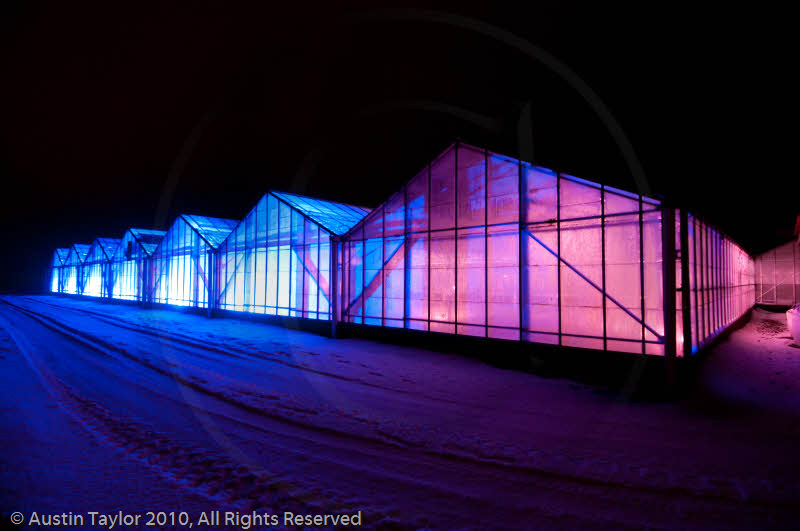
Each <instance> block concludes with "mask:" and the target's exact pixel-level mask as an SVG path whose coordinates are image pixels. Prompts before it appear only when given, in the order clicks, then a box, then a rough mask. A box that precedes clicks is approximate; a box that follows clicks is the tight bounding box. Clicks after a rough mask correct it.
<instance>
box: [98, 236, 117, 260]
mask: <svg viewBox="0 0 800 531" xmlns="http://www.w3.org/2000/svg"><path fill="white" fill-rule="evenodd" d="M95 241H96V242H97V245H98V246H99V247H100V249H102V251H103V254H105V255H106V258H108V259H109V260H111V258H112V257H113V256H114V252H116V250H117V247H119V244H120V242H121V241H122V240H120V239H119V238H97V239H95Z"/></svg>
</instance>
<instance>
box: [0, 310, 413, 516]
mask: <svg viewBox="0 0 800 531" xmlns="http://www.w3.org/2000/svg"><path fill="white" fill-rule="evenodd" d="M0 319H2V320H4V321H5V319H4V318H3V317H2V316H1V315H0ZM5 328H6V329H7V331H8V333H9V335H10V336H11V338H12V340H13V341H14V343H15V344H16V346H17V350H18V351H19V352H20V353H21V354H22V355H23V357H24V358H25V360H26V362H27V363H28V365H29V366H30V367H31V369H32V370H33V371H34V373H35V374H36V375H37V376H38V378H39V380H40V381H41V383H42V385H43V387H44V388H45V389H46V390H47V392H48V393H49V394H50V395H51V396H52V397H53V399H55V401H56V403H57V404H58V405H59V407H60V408H61V409H62V411H64V412H65V413H66V414H67V415H68V416H69V417H70V418H72V419H74V420H75V421H76V422H78V424H80V425H81V426H82V427H83V428H84V429H85V430H86V431H87V432H89V433H90V434H91V435H92V436H94V437H95V438H97V439H98V440H100V441H102V442H104V443H105V444H107V445H110V446H113V447H116V448H118V449H120V450H122V451H123V452H124V454H125V455H127V456H129V457H131V458H134V459H136V460H138V461H140V462H142V463H144V464H146V465H148V467H149V468H151V469H152V470H153V471H154V472H156V473H157V474H158V475H159V476H161V477H163V478H165V479H167V480H170V481H171V482H173V483H174V484H176V485H177V486H179V487H181V488H185V489H188V490H191V491H192V492H194V493H196V494H200V495H202V496H203V497H205V498H206V499H208V500H209V501H210V502H222V503H225V504H229V505H230V506H231V507H230V509H236V510H240V511H243V512H250V511H258V512H263V511H267V512H270V513H282V512H284V511H289V512H293V513H295V514H337V513H342V512H345V511H349V510H351V507H352V504H342V503H337V504H334V503H329V502H326V501H325V500H328V499H330V498H325V497H322V496H319V495H318V494H315V493H313V492H311V493H310V492H309V491H308V490H307V489H303V488H302V486H299V485H297V484H295V483H293V482H291V481H288V480H285V479H281V478H278V477H276V476H274V475H272V474H269V473H268V472H266V471H265V470H263V469H261V470H253V469H252V468H251V467H248V466H246V465H243V464H237V463H236V462H234V461H233V460H232V459H231V458H229V457H227V456H224V455H221V454H219V453H217V452H210V451H208V450H206V449H204V448H201V447H199V446H196V445H193V444H190V443H186V442H184V441H179V440H176V439H174V438H170V437H167V436H165V435H164V434H162V433H160V432H158V431H156V430H155V429H154V428H153V427H152V426H150V425H147V424H143V423H139V422H135V421H131V420H126V419H122V418H120V417H118V416H115V415H114V414H112V413H111V412H110V411H109V410H107V409H106V408H104V407H103V406H102V405H101V404H99V403H98V402H96V401H94V400H90V399H86V398H84V397H82V396H81V395H80V393H78V392H76V391H75V390H74V389H73V388H72V387H71V386H70V385H69V384H67V383H66V382H64V381H62V380H61V379H60V378H59V377H57V376H56V375H55V374H54V373H53V372H52V371H51V370H50V369H49V368H48V367H47V365H46V364H45V363H44V362H43V361H41V360H40V359H39V358H38V355H37V354H36V352H35V349H33V348H31V346H30V345H29V343H28V342H27V341H26V340H25V338H24V337H23V336H21V335H19V334H17V333H16V332H15V331H14V327H13V326H6V327H5ZM362 512H363V513H364V521H365V522H373V523H379V524H380V523H381V522H383V523H384V524H386V525H387V526H388V525H389V524H391V525H390V527H391V528H392V529H415V528H417V526H416V524H411V525H410V527H406V526H405V525H403V524H402V523H400V522H396V521H394V520H392V519H391V517H389V515H387V514H384V513H381V512H379V511H375V510H367V511H362ZM364 527H365V528H366V529H382V528H384V527H382V526H381V525H369V524H367V525H365V526H364Z"/></svg>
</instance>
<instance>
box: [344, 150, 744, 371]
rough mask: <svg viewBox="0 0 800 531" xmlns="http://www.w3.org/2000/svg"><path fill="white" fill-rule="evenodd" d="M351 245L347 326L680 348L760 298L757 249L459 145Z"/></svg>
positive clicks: (633, 201)
mask: <svg viewBox="0 0 800 531" xmlns="http://www.w3.org/2000/svg"><path fill="white" fill-rule="evenodd" d="M663 220H667V221H668V222H667V223H662V221H663ZM342 245H343V248H342V260H343V262H342V274H343V280H342V292H343V293H342V298H341V300H342V306H341V319H342V321H345V322H349V323H357V324H366V325H375V326H389V327H403V328H410V329H415V330H423V331H430V332H441V333H446V334H463V335H471V336H482V337H490V338H499V339H511V340H517V341H529V342H535V343H547V344H555V345H565V346H572V347H580V348H588V349H598V350H613V351H621V352H635V353H644V354H653V355H663V354H665V353H669V354H677V355H678V356H682V355H684V354H688V353H690V352H692V351H693V350H694V349H696V348H698V347H700V346H702V345H704V344H705V343H706V342H708V341H709V340H711V339H712V338H713V337H715V336H716V335H717V334H718V333H719V332H721V331H722V330H723V329H724V328H725V327H727V326H728V325H730V324H731V323H733V322H734V321H735V320H736V319H737V318H739V317H740V316H741V315H743V314H744V313H745V312H746V311H747V310H748V309H749V308H750V307H751V306H752V304H753V300H754V290H753V262H752V260H751V259H750V257H749V256H748V255H747V253H745V252H744V251H742V250H741V249H740V248H739V247H738V246H737V245H736V244H735V243H734V242H732V241H731V240H729V239H728V238H726V237H724V236H723V235H721V234H720V233H719V232H718V231H716V230H714V229H712V228H711V227H709V226H708V225H706V224H705V223H703V222H701V221H699V220H697V219H696V218H694V217H693V216H690V215H688V214H687V213H685V212H679V211H675V210H674V209H671V208H666V207H664V206H663V205H662V204H661V203H660V201H658V200H656V199H653V198H649V197H645V196H642V195H638V194H632V193H628V192H624V191H622V190H617V189H614V188H611V187H608V186H603V185H601V184H597V183H593V182H590V181H586V180H584V179H580V178H577V177H573V176H570V175H566V174H557V173H556V172H553V171H551V170H548V169H545V168H540V167H537V166H533V165H531V164H528V163H525V162H521V161H519V160H516V159H513V158H510V157H506V156H503V155H498V154H495V153H491V152H488V151H486V150H483V149H478V148H475V147H472V146H468V145H465V144H461V143H457V144H454V145H452V146H451V147H450V148H448V149H447V150H446V151H445V152H444V153H442V154H441V155H440V156H439V157H438V158H437V159H436V160H434V161H433V162H432V163H431V164H429V165H428V166H426V167H425V168H424V169H423V170H422V171H421V172H420V173H419V174H417V175H416V176H415V177H414V178H413V179H411V180H410V181H409V182H408V183H407V184H406V185H405V186H403V188H402V189H401V190H399V191H398V192H397V193H396V194H394V195H393V196H392V197H390V198H389V199H388V200H387V201H386V202H385V203H383V204H382V205H381V206H379V207H378V208H376V209H375V210H373V212H372V213H371V214H370V215H369V216H367V218H366V219H365V220H364V221H363V222H361V223H359V224H358V225H357V226H356V227H354V228H353V229H352V230H350V231H349V232H348V233H347V234H346V235H344V236H343V237H342ZM682 249H687V251H688V252H687V253H681V250H682ZM685 285H688V286H689V290H683V289H682V287H683V286H685ZM665 293H666V294H670V295H669V296H666V297H665ZM687 307H688V308H690V312H686V313H683V312H682V311H681V308H687Z"/></svg>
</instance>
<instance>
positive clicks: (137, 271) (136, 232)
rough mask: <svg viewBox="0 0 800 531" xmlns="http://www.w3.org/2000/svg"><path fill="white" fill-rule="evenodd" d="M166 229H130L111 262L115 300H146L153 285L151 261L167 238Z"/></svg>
mask: <svg viewBox="0 0 800 531" xmlns="http://www.w3.org/2000/svg"><path fill="white" fill-rule="evenodd" d="M165 234H166V232H164V231H163V230H148V229H128V230H127V231H125V235H124V236H123V237H122V240H120V244H119V246H118V247H117V251H116V252H115V253H114V256H113V258H112V260H111V276H112V286H113V290H112V294H111V296H112V297H113V298H115V299H124V300H129V301H144V300H145V298H144V297H145V293H147V291H148V290H147V288H146V286H149V285H150V280H149V279H150V276H149V273H150V271H151V268H149V267H148V266H149V264H148V259H149V257H150V256H152V254H153V252H155V250H156V248H158V244H159V243H161V240H162V239H163V238H164V235H165Z"/></svg>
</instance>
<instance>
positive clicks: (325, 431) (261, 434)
mask: <svg viewBox="0 0 800 531" xmlns="http://www.w3.org/2000/svg"><path fill="white" fill-rule="evenodd" d="M0 302H3V303H0V326H2V327H3V331H2V333H0V335H2V336H3V337H2V345H3V352H2V356H3V359H0V363H2V364H4V366H3V369H4V370H3V371H0V372H2V373H3V375H4V376H3V377H4V379H6V380H9V379H10V378H9V377H8V374H10V372H9V371H11V373H13V374H18V375H20V376H19V377H18V378H17V379H13V378H11V380H14V382H16V384H15V383H13V382H11V383H9V384H8V385H4V386H3V388H2V389H3V390H2V391H0V407H2V409H0V420H2V426H3V429H4V430H9V431H10V432H13V433H15V434H16V436H15V437H12V438H11V439H10V440H9V441H10V442H9V441H6V442H5V443H4V445H5V446H3V452H2V455H1V456H0V459H2V461H0V463H2V468H1V469H0V480H1V481H2V485H15V487H14V488H11V489H5V490H1V491H0V500H2V505H0V510H2V511H9V512H10V510H21V511H23V512H25V511H27V512H30V511H32V510H37V511H40V512H41V511H44V510H50V511H53V512H62V511H67V512H68V511H73V512H80V511H84V512H85V511H89V510H108V511H113V510H123V511H125V512H132V511H135V510H142V508H143V507H149V508H150V510H164V511H170V510H173V511H180V510H186V511H189V512H190V513H191V514H193V515H196V514H199V512H200V511H210V510H222V511H225V510H236V511H243V512H248V511H253V510H259V511H261V510H268V511H272V512H282V511H284V510H288V511H293V512H295V513H303V512H305V513H311V514H317V513H320V514H322V513H325V512H328V513H334V514H340V513H343V512H350V513H352V512H355V511H359V510H361V511H363V514H364V518H363V520H364V526H363V527H365V528H399V529H406V528H409V529H412V528H413V529H417V528H425V527H430V528H436V529H512V528H514V529H516V528H535V527H548V528H569V529H574V528H605V527H608V528H619V527H641V526H642V525H647V526H651V527H659V528H676V527H679V528H708V527H714V528H754V527H757V528H771V527H772V528H781V527H786V526H787V525H788V523H789V522H793V521H794V519H795V518H796V517H797V516H798V513H800V510H798V509H797V507H798V506H800V505H798V501H800V490H799V489H798V487H799V486H800V479H798V478H800V475H798V471H800V468H799V467H798V464H800V458H799V457H798V455H797V454H798V453H797V451H796V446H797V438H798V437H800V396H798V395H799V394H798V392H797V387H796V386H797V384H796V382H798V381H799V380H798V376H800V348H797V346H796V345H795V346H793V340H792V339H791V336H790V335H789V333H788V330H787V329H786V325H785V315H784V314H770V313H768V312H765V311H763V310H755V311H754V312H753V318H752V320H751V322H750V323H748V324H747V325H746V326H745V327H744V328H743V329H741V330H738V331H736V332H734V333H733V334H732V335H731V336H730V337H729V338H728V339H726V340H724V341H723V342H721V343H720V344H718V345H717V346H716V347H715V348H714V351H713V352H711V353H709V356H708V357H707V359H706V360H704V363H703V364H702V366H701V370H700V374H699V377H698V381H697V388H696V389H695V390H694V391H693V392H692V393H691V394H690V395H689V396H686V397H684V398H682V399H680V400H677V401H675V402H670V403H641V402H635V401H632V400H630V399H629V398H627V397H626V396H624V395H622V394H618V393H615V392H611V391H608V390H604V389H600V388H594V387H589V386H586V385H582V384H577V383H574V382H571V381H568V380H561V379H553V378H542V377H538V376H535V375H531V374H525V373H520V372H515V371H509V370H503V369H498V368H495V367H491V366H488V365H485V364H483V363H481V362H479V361H477V360H474V359H469V358H464V357H460V356H457V355H453V354H444V353H436V352H429V351H425V350H421V349H415V348H411V347H406V346H392V345H387V344H382V343H375V342H370V341H366V340H359V339H338V340H333V339H328V338H325V337H321V336H317V335H314V334H310V333H305V332H300V331H296V330H290V329H286V328H281V327H278V326H273V325H270V324H266V323H260V322H255V321H249V320H237V319H229V318H214V319H209V318H206V317H203V316H200V315H195V314H192V313H188V312H181V311H172V310H167V309H148V310H145V309H142V308H139V307H136V306H132V305H131V306H129V305H118V304H108V303H103V302H97V301H88V300H84V299H71V298H66V297H11V296H7V297H3V298H2V299H0ZM3 383H6V382H3ZM45 404H47V405H45ZM12 413H13V414H12ZM15 441H16V442H15ZM118 472H119V474H118ZM109 481H113V482H115V483H114V485H115V486H114V492H115V493H116V492H118V493H119V494H112V495H109V496H107V497H103V498H102V502H101V501H99V498H98V497H97V496H96V492H97V491H96V490H95V491H94V494H93V493H92V492H91V491H85V490H84V489H81V488H79V487H78V485H80V484H83V483H86V484H92V485H97V484H98V482H99V483H100V484H105V483H103V482H109ZM142 484H147V485H153V487H152V489H150V488H147V489H142V488H140V486H141V485H142ZM101 490H102V489H101ZM59 494H60V495H62V496H63V497H59ZM97 504H100V505H103V507H100V508H99V509H96V508H95V507H96V506H97Z"/></svg>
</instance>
